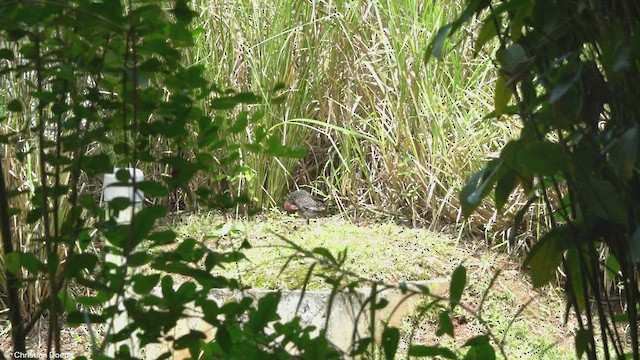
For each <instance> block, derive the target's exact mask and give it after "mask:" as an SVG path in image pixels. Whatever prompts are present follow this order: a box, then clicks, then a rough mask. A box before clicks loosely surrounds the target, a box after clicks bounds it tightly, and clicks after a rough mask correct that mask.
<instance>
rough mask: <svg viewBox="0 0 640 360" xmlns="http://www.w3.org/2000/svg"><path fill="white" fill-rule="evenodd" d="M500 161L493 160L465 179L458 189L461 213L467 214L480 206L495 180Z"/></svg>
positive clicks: (500, 164)
mask: <svg viewBox="0 0 640 360" xmlns="http://www.w3.org/2000/svg"><path fill="white" fill-rule="evenodd" d="M501 167H502V162H501V161H498V160H495V161H492V162H490V163H489V164H487V165H486V166H485V167H484V168H483V169H482V170H480V171H478V172H477V173H476V174H475V175H473V176H472V177H471V179H469V181H467V183H466V184H465V185H464V187H463V188H462V190H460V202H461V203H462V213H463V214H464V216H469V215H471V213H473V211H474V210H475V209H476V208H477V207H478V206H480V204H481V203H482V199H484V198H485V197H486V196H487V194H489V191H491V188H492V187H493V184H495V182H496V180H497V175H498V172H499V171H500V170H501Z"/></svg>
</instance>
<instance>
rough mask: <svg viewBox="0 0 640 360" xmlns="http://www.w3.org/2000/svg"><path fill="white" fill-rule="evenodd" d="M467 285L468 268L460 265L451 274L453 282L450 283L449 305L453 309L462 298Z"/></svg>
mask: <svg viewBox="0 0 640 360" xmlns="http://www.w3.org/2000/svg"><path fill="white" fill-rule="evenodd" d="M466 285H467V268H465V267H464V266H462V265H459V266H458V267H457V268H456V269H455V270H453V274H452V275H451V284H450V285H449V305H450V310H453V309H454V308H455V307H456V306H458V304H460V299H462V292H463V291H464V288H465V286H466Z"/></svg>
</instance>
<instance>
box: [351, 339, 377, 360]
mask: <svg viewBox="0 0 640 360" xmlns="http://www.w3.org/2000/svg"><path fill="white" fill-rule="evenodd" d="M372 341H373V340H372V339H371V338H370V337H366V338H361V339H358V340H357V341H356V343H355V344H352V347H353V350H352V351H351V353H349V355H350V356H356V355H362V354H364V352H365V351H366V350H367V348H368V347H369V345H371V342H372Z"/></svg>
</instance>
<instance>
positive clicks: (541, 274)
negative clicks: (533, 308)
mask: <svg viewBox="0 0 640 360" xmlns="http://www.w3.org/2000/svg"><path fill="white" fill-rule="evenodd" d="M566 236H568V234H567V232H566V231H565V228H556V229H553V230H551V231H549V232H548V233H546V234H544V235H543V236H542V237H541V238H540V239H539V240H538V242H536V244H535V245H534V246H533V248H532V249H531V252H530V253H529V256H528V257H527V259H526V260H525V262H524V265H525V266H527V265H528V266H530V267H531V281H532V283H533V286H535V287H541V286H544V285H546V284H548V283H549V282H551V280H552V279H553V278H554V276H555V274H556V270H557V269H558V266H560V263H561V262H562V255H563V253H564V250H563V248H564V246H563V244H564V243H565V241H566Z"/></svg>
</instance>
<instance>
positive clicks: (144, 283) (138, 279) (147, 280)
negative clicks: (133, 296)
mask: <svg viewBox="0 0 640 360" xmlns="http://www.w3.org/2000/svg"><path fill="white" fill-rule="evenodd" d="M132 280H133V291H135V292H136V293H138V294H142V295H144V294H148V293H149V292H151V290H153V288H154V287H156V285H158V282H160V274H153V275H143V274H135V275H133V277H132Z"/></svg>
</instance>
